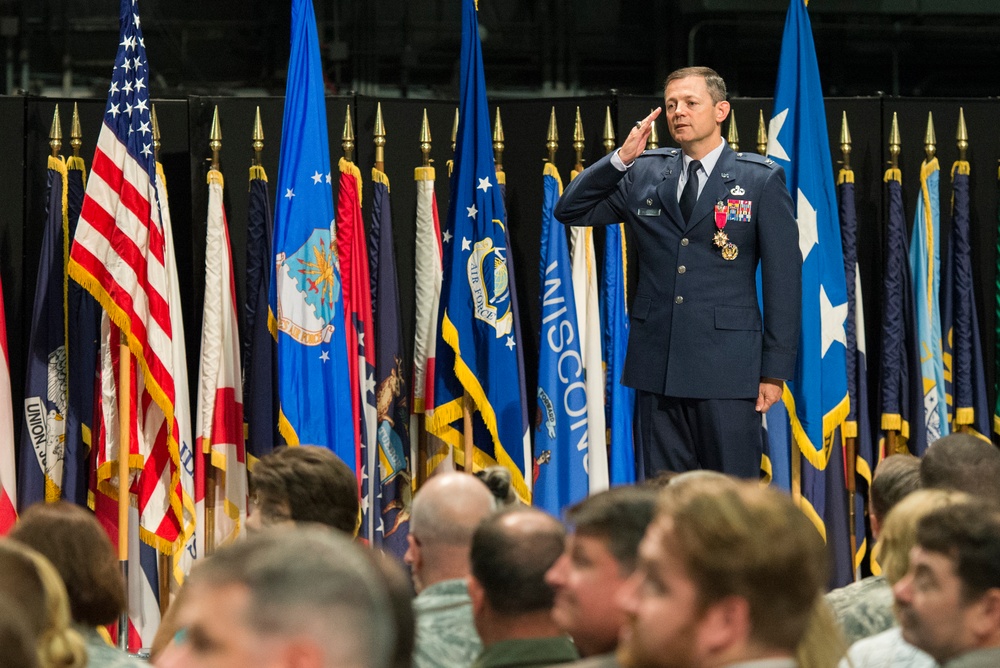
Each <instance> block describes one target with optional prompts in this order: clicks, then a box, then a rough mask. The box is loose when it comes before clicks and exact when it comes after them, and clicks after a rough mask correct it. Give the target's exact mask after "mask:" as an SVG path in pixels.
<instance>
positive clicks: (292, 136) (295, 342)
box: [270, 0, 358, 470]
mask: <svg viewBox="0 0 1000 668" xmlns="http://www.w3.org/2000/svg"><path fill="white" fill-rule="evenodd" d="M284 113H285V116H284V117H285V120H286V122H285V123H284V125H283V126H282V130H281V154H280V157H279V160H278V188H277V201H276V203H275V211H274V241H273V246H272V247H273V252H274V257H275V265H274V266H275V272H274V274H273V275H272V277H271V281H270V308H271V314H272V317H273V318H274V325H275V335H276V337H277V339H278V400H279V402H280V409H279V415H278V428H279V431H280V432H281V435H282V436H283V437H284V439H285V441H287V442H288V444H289V445H300V444H301V445H320V446H325V447H327V448H330V449H331V450H333V452H334V453H336V454H337V455H338V456H339V457H340V458H341V459H343V460H344V461H345V462H346V463H347V465H348V466H349V467H351V470H357V464H358V462H357V456H356V454H355V444H354V419H353V417H352V408H351V389H352V388H351V386H350V384H349V383H348V378H347V341H346V339H345V337H344V301H343V295H342V286H341V281H340V267H339V264H338V260H337V254H336V250H335V248H334V244H333V239H334V214H333V194H332V187H331V183H330V181H331V173H330V154H329V148H328V147H329V144H328V139H327V130H326V101H325V99H324V97H323V67H322V61H321V60H320V54H319V41H318V39H317V36H316V16H315V14H314V13H313V7H312V2H311V0H293V2H292V47H291V56H290V57H289V61H288V85H287V87H286V90H285V112H284Z"/></svg>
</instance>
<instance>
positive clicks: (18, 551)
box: [0, 539, 87, 668]
mask: <svg viewBox="0 0 1000 668" xmlns="http://www.w3.org/2000/svg"><path fill="white" fill-rule="evenodd" d="M0 594H3V595H6V596H8V597H10V598H11V599H13V600H15V601H16V602H17V603H18V604H20V605H21V606H22V608H23V612H24V619H25V621H26V622H27V625H28V628H29V629H30V631H31V633H32V635H33V636H34V637H35V639H36V641H35V649H36V651H37V654H38V665H39V666H41V667H42V668H56V667H65V668H76V667H78V666H85V665H86V663H87V652H86V648H85V645H84V641H83V638H82V637H81V636H80V634H79V633H77V632H76V631H75V630H74V629H73V628H72V627H71V626H70V624H71V619H70V614H69V598H68V597H67V595H66V586H65V585H64V584H63V581H62V578H61V577H59V573H58V572H57V571H56V569H55V567H54V566H53V565H52V564H50V563H49V562H48V560H47V559H45V557H43V556H42V555H40V554H38V553H37V552H35V551H34V550H32V549H31V548H29V547H27V546H25V545H22V544H21V543H18V542H17V541H14V540H10V539H4V540H0Z"/></svg>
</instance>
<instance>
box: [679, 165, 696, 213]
mask: <svg viewBox="0 0 1000 668" xmlns="http://www.w3.org/2000/svg"><path fill="white" fill-rule="evenodd" d="M699 169H701V161H699V160H692V161H691V163H690V164H689V165H688V177H687V183H685V184H684V190H683V191H682V192H681V200H680V207H681V215H682V216H684V221H685V222H688V223H690V222H691V212H692V211H694V205H695V202H697V201H698V170H699Z"/></svg>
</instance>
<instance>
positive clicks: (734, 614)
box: [698, 596, 750, 656]
mask: <svg viewBox="0 0 1000 668" xmlns="http://www.w3.org/2000/svg"><path fill="white" fill-rule="evenodd" d="M749 641H750V604H749V603H748V602H747V600H746V599H745V598H742V597H740V596H727V597H726V598H723V599H721V600H719V601H716V602H715V603H713V604H711V605H710V606H708V608H707V609H706V610H705V612H704V613H703V614H702V617H701V621H700V622H699V623H698V643H699V645H700V648H701V649H702V650H703V651H704V652H705V653H706V655H707V656H713V655H717V654H719V653H724V652H727V651H728V650H730V649H731V648H733V647H738V646H741V645H743V644H745V643H748V642H749Z"/></svg>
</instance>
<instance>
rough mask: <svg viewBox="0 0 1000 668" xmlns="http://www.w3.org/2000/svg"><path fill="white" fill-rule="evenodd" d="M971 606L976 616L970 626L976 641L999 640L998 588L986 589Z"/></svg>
mask: <svg viewBox="0 0 1000 668" xmlns="http://www.w3.org/2000/svg"><path fill="white" fill-rule="evenodd" d="M973 605H974V606H975V610H976V614H975V617H974V618H973V619H972V620H971V621H970V626H971V627H972V632H973V633H975V634H976V636H977V639H990V641H991V642H992V641H993V640H996V639H1000V588H998V587H993V588H992V589H987V590H986V593H985V594H983V595H982V596H981V597H980V599H979V600H978V601H976V602H975V603H974V604H973Z"/></svg>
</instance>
